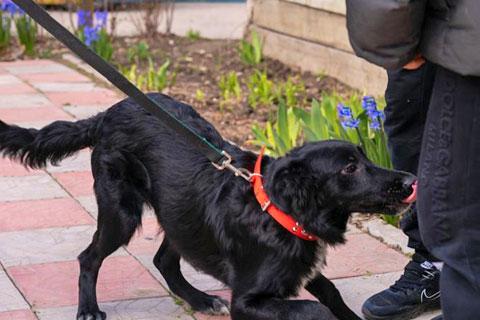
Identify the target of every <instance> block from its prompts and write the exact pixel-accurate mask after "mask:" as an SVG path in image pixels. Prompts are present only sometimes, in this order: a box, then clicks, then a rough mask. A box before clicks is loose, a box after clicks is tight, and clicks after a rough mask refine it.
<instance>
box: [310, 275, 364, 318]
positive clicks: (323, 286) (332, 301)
mask: <svg viewBox="0 0 480 320" xmlns="http://www.w3.org/2000/svg"><path fill="white" fill-rule="evenodd" d="M305 288H306V289H307V290H308V292H310V293H311V294H313V295H314V296H315V297H316V298H317V299H318V300H319V301H320V302H321V303H323V304H324V305H326V306H327V307H328V308H330V310H331V311H332V312H333V313H334V314H335V315H336V316H337V317H338V318H339V319H340V320H360V318H359V317H358V316H357V315H356V314H355V313H354V312H353V311H352V310H350V308H349V307H348V306H347V305H346V304H345V302H344V301H343V299H342V296H341V295H340V292H338V289H337V288H336V287H335V285H334V284H333V283H332V282H331V281H330V280H328V279H327V278H325V277H324V276H323V275H322V274H318V275H317V276H316V277H315V278H314V279H313V280H311V281H310V282H309V283H308V284H307V285H306V286H305Z"/></svg>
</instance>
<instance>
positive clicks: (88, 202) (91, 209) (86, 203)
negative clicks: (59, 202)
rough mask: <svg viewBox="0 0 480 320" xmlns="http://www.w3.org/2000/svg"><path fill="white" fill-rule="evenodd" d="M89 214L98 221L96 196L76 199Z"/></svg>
mask: <svg viewBox="0 0 480 320" xmlns="http://www.w3.org/2000/svg"><path fill="white" fill-rule="evenodd" d="M75 199H76V200H77V201H78V202H79V203H80V205H81V206H82V207H83V208H84V209H85V210H87V212H88V213H89V214H90V215H91V216H92V217H94V218H95V219H97V214H98V208H97V200H96V199H95V196H82V197H77V198H75Z"/></svg>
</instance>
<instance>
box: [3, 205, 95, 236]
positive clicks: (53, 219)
mask: <svg viewBox="0 0 480 320" xmlns="http://www.w3.org/2000/svg"><path fill="white" fill-rule="evenodd" d="M94 223H95V220H93V218H92V217H91V216H90V215H89V214H88V213H87V212H86V211H85V209H83V208H82V207H81V206H80V205H79V204H78V203H77V202H76V201H75V200H73V199H72V198H64V199H62V198H60V199H45V200H31V201H14V202H0V232H7V231H20V230H28V229H41V228H53V227H68V226H76V225H84V224H94Z"/></svg>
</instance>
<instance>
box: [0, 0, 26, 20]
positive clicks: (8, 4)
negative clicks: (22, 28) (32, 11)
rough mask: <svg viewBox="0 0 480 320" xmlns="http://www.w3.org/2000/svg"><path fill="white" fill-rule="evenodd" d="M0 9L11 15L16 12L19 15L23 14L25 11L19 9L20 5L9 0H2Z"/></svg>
mask: <svg viewBox="0 0 480 320" xmlns="http://www.w3.org/2000/svg"><path fill="white" fill-rule="evenodd" d="M0 10H2V11H3V12H7V13H9V14H10V15H12V16H13V15H15V14H17V13H18V14H19V15H24V14H25V11H23V10H22V9H20V7H19V6H17V5H16V4H15V3H13V2H12V1H11V0H2V4H1V6H0Z"/></svg>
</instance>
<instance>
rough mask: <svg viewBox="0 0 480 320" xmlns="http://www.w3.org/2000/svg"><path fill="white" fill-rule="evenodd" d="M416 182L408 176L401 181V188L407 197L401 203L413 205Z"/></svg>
mask: <svg viewBox="0 0 480 320" xmlns="http://www.w3.org/2000/svg"><path fill="white" fill-rule="evenodd" d="M417 187H418V182H417V178H416V177H415V176H409V177H408V178H406V179H404V180H403V188H404V190H406V194H408V196H407V197H406V198H405V199H403V201H402V202H403V203H414V202H415V201H416V200H417Z"/></svg>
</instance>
